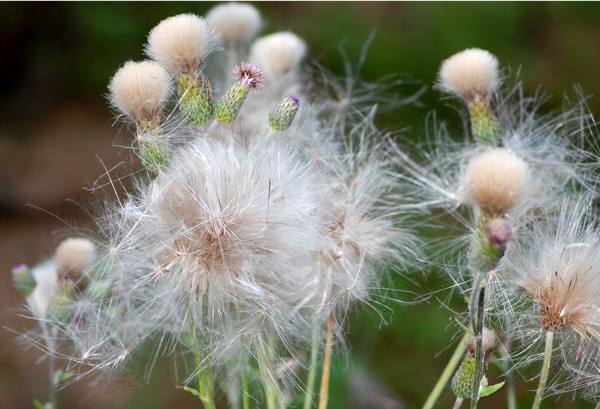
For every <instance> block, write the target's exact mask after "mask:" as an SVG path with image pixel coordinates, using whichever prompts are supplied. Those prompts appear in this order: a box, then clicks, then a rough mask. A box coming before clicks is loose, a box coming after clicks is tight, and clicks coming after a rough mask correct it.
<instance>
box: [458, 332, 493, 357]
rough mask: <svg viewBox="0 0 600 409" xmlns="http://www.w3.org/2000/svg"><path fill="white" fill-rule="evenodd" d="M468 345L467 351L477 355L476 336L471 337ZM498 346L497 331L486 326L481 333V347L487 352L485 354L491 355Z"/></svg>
mask: <svg viewBox="0 0 600 409" xmlns="http://www.w3.org/2000/svg"><path fill="white" fill-rule="evenodd" d="M465 346H466V347H467V352H468V353H469V354H470V355H472V356H475V353H476V351H477V349H476V341H475V338H474V337H471V338H469V342H467V344H466V345H465ZM495 346H496V333H495V332H494V331H492V330H491V329H489V328H486V327H484V328H483V331H482V333H481V348H482V349H483V351H484V352H485V356H486V357H487V356H489V355H490V354H491V353H492V352H493V351H494V347H495Z"/></svg>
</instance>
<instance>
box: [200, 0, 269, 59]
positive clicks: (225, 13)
mask: <svg viewBox="0 0 600 409" xmlns="http://www.w3.org/2000/svg"><path fill="white" fill-rule="evenodd" d="M206 20H207V21H208V22H209V24H210V25H211V27H213V28H214V29H215V32H216V33H217V34H219V36H218V37H217V38H216V41H217V42H218V43H219V44H220V45H221V46H223V47H225V48H230V47H240V46H243V45H244V44H249V43H250V42H251V41H252V40H253V39H254V37H256V35H257V34H258V31H259V30H260V27H261V18H260V13H259V12H258V10H257V9H256V8H255V7H254V6H252V5H250V4H246V3H227V4H219V5H218V6H215V7H213V8H212V9H211V10H210V11H209V12H208V14H207V15H206Z"/></svg>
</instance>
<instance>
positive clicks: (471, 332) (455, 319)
mask: <svg viewBox="0 0 600 409" xmlns="http://www.w3.org/2000/svg"><path fill="white" fill-rule="evenodd" d="M454 321H456V323H457V324H458V325H459V326H460V327H461V328H462V329H464V330H465V332H468V333H469V334H471V335H472V336H475V334H474V333H473V331H471V329H470V328H467V327H466V326H464V325H463V324H462V323H461V322H460V321H459V320H458V318H456V317H455V318H454Z"/></svg>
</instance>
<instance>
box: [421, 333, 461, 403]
mask: <svg viewBox="0 0 600 409" xmlns="http://www.w3.org/2000/svg"><path fill="white" fill-rule="evenodd" d="M470 338H471V334H469V333H468V332H465V335H463V337H462V338H461V340H460V341H459V343H458V345H457V346H456V349H455V350H454V353H453V354H452V356H451V357H450V360H449V361H448V364H446V368H444V372H442V375H441V376H440V378H439V379H438V381H437V383H436V384H435V386H434V387H433V389H432V390H431V393H430V394H429V396H428V397H427V400H426V401H425V404H424V405H423V409H431V408H433V405H435V403H436V402H437V400H438V398H439V397H440V395H441V394H442V391H443V390H444V388H445V387H446V385H447V384H448V382H449V381H450V379H451V378H452V375H454V372H455V371H456V367H457V366H458V364H460V361H461V359H462V357H463V355H464V353H465V349H466V348H465V344H466V343H467V342H468V341H469V339H470Z"/></svg>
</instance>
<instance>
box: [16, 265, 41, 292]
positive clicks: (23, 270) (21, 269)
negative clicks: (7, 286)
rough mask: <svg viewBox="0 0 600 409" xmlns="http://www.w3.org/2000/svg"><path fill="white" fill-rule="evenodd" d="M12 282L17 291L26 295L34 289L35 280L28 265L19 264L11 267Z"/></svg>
mask: <svg viewBox="0 0 600 409" xmlns="http://www.w3.org/2000/svg"><path fill="white" fill-rule="evenodd" d="M12 278H13V284H14V286H15V288H16V289H17V291H19V292H20V293H21V294H23V295H24V296H25V297H28V296H30V295H31V293H33V290H35V286H36V284H37V282H36V281H35V278H34V277H33V275H32V274H31V271H30V270H29V267H27V266H26V265H25V264H19V265H17V266H15V267H13V269H12Z"/></svg>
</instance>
